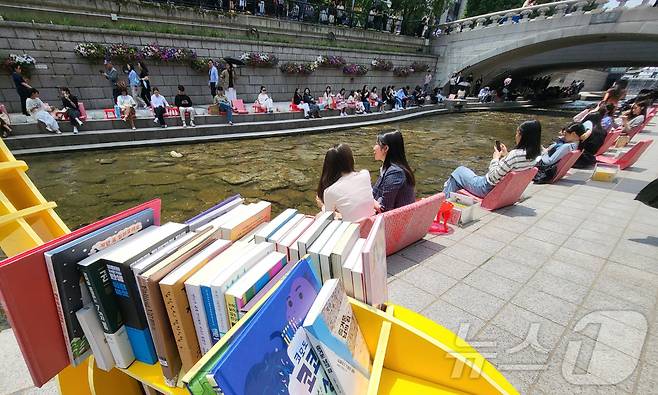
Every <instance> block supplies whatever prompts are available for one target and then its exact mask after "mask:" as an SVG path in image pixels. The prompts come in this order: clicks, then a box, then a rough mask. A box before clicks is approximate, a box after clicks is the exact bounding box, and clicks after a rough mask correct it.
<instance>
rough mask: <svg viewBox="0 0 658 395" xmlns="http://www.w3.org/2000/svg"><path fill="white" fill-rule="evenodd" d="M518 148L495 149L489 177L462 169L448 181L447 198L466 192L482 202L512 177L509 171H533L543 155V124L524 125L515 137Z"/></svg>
mask: <svg viewBox="0 0 658 395" xmlns="http://www.w3.org/2000/svg"><path fill="white" fill-rule="evenodd" d="M514 140H515V142H516V146H515V147H514V149H513V150H511V151H509V152H508V151H507V147H506V146H505V144H502V143H501V144H500V148H499V147H496V145H494V152H493V155H492V159H491V162H490V163H489V171H488V172H487V174H486V175H483V176H478V175H476V174H475V173H474V172H473V170H471V169H469V168H467V167H465V166H459V167H458V168H457V169H456V170H455V171H453V172H452V174H451V175H450V177H449V178H448V181H446V183H445V185H444V186H443V193H444V194H445V195H446V197H450V194H451V193H453V192H457V191H459V190H460V189H462V188H463V189H465V190H467V191H468V192H470V193H471V194H473V195H475V196H477V197H480V198H483V197H485V196H487V194H488V193H489V192H491V190H492V189H493V188H494V186H496V184H498V183H499V182H500V180H502V179H503V177H505V176H506V175H507V173H509V172H510V171H519V170H525V169H529V168H531V167H533V166H534V165H535V162H536V161H537V157H538V156H539V155H540V154H541V149H542V148H541V124H540V123H539V121H536V120H533V121H526V122H523V123H522V124H521V125H520V126H519V127H518V128H517V129H516V135H515V136H514Z"/></svg>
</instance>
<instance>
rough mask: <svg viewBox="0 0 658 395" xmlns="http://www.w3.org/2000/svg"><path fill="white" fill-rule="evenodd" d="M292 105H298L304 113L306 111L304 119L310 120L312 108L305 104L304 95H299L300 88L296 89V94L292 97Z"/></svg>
mask: <svg viewBox="0 0 658 395" xmlns="http://www.w3.org/2000/svg"><path fill="white" fill-rule="evenodd" d="M292 103H293V104H294V105H296V106H297V108H301V109H302V111H304V118H306V119H308V113H309V111H310V108H309V107H308V104H307V103H304V98H303V97H302V94H301V93H299V88H295V93H294V94H293V95H292Z"/></svg>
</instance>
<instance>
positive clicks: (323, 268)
mask: <svg viewBox="0 0 658 395" xmlns="http://www.w3.org/2000/svg"><path fill="white" fill-rule="evenodd" d="M319 258H320V275H321V276H322V277H321V278H322V280H321V281H322V283H323V284H324V283H325V282H326V281H327V280H330V279H332V278H333V277H332V276H331V262H330V260H329V257H328V256H326V255H322V254H320V255H319Z"/></svg>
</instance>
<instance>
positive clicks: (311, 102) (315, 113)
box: [302, 88, 322, 118]
mask: <svg viewBox="0 0 658 395" xmlns="http://www.w3.org/2000/svg"><path fill="white" fill-rule="evenodd" d="M302 100H303V101H304V103H306V104H308V111H309V114H310V115H311V116H312V117H313V118H322V117H320V107H319V106H318V105H317V104H315V99H314V98H313V95H312V94H311V90H310V89H308V88H306V89H304V96H303V97H302Z"/></svg>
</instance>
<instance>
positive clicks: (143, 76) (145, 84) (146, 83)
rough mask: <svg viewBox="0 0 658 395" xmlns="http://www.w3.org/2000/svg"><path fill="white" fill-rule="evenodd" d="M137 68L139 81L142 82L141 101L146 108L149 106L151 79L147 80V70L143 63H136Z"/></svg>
mask: <svg viewBox="0 0 658 395" xmlns="http://www.w3.org/2000/svg"><path fill="white" fill-rule="evenodd" d="M137 67H138V68H139V79H140V80H141V81H142V94H141V97H142V100H144V103H146V106H147V107H150V106H151V79H150V78H149V69H148V68H147V67H146V65H145V64H144V62H142V61H139V62H137Z"/></svg>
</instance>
